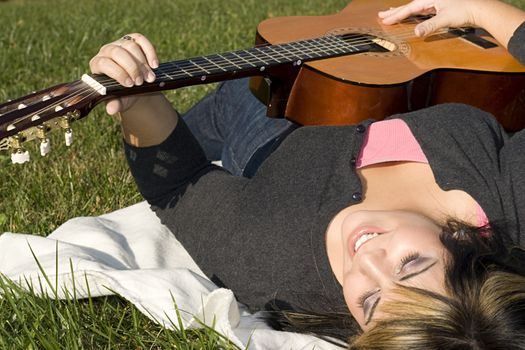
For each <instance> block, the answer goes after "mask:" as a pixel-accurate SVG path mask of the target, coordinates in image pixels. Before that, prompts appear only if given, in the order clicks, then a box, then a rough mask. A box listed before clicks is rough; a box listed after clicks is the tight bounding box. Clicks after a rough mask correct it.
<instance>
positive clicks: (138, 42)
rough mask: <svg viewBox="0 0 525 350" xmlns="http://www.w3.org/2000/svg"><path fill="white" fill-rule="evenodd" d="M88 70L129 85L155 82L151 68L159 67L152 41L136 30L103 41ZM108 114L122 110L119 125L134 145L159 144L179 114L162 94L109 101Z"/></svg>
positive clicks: (169, 131) (175, 124) (174, 125)
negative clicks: (104, 43)
mask: <svg viewBox="0 0 525 350" xmlns="http://www.w3.org/2000/svg"><path fill="white" fill-rule="evenodd" d="M89 66H90V68H91V72H93V73H102V74H106V75H107V76H109V77H111V78H113V79H115V80H116V81H117V82H119V83H120V84H121V85H123V86H126V87H132V86H134V85H142V84H143V83H144V81H147V82H153V81H155V73H153V70H152V68H157V67H158V66H159V60H158V58H157V53H156V52H155V48H154V47H153V45H152V44H151V42H150V41H149V40H148V39H147V38H146V37H145V36H144V35H141V34H138V33H134V34H128V35H125V36H123V37H122V38H121V39H119V40H116V41H114V42H112V43H109V44H106V45H104V46H102V47H101V48H100V51H99V52H98V54H97V55H96V56H95V57H93V58H92V59H91V61H90V62H89ZM106 111H107V112H108V114H115V113H122V118H121V126H122V132H123V135H124V139H125V140H126V142H127V143H129V144H130V145H133V146H137V147H148V146H153V145H158V144H159V143H161V142H162V141H164V140H165V139H166V138H167V137H168V136H169V135H170V134H171V132H172V131H173V129H174V128H175V127H176V126H177V121H178V114H177V111H175V110H174V109H173V107H172V106H171V103H170V102H169V101H168V100H167V99H166V97H165V96H164V95H163V94H162V93H154V94H146V95H136V96H129V97H122V98H118V99H114V100H110V101H109V102H108V103H107V105H106Z"/></svg>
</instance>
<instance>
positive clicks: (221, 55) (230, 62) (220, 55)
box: [218, 53, 242, 69]
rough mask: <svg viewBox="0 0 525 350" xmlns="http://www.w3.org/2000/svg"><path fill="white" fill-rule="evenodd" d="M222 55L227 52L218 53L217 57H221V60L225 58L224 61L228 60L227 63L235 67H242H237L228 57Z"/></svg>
mask: <svg viewBox="0 0 525 350" xmlns="http://www.w3.org/2000/svg"><path fill="white" fill-rule="evenodd" d="M224 55H227V53H224V54H218V56H219V57H221V58H222V59H223V60H225V61H226V62H228V63H229V64H231V65H232V66H234V67H235V68H239V69H242V67H239V66H238V65H236V64H235V63H234V62H232V61H230V60H229V59H227V58H226V57H224Z"/></svg>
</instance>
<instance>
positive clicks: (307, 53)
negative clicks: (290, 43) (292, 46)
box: [297, 41, 319, 58]
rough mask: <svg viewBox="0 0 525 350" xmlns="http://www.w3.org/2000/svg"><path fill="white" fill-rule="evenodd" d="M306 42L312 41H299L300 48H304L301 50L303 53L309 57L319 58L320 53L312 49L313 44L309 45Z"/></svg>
mask: <svg viewBox="0 0 525 350" xmlns="http://www.w3.org/2000/svg"><path fill="white" fill-rule="evenodd" d="M306 44H310V42H301V41H299V42H298V43H297V46H298V48H299V49H302V50H300V51H301V53H302V54H303V55H305V56H306V57H307V58H317V57H319V54H318V53H317V54H316V52H315V51H312V47H311V46H307V45H306ZM308 51H310V53H312V54H314V55H313V56H312V55H311V54H310V53H309V52H308Z"/></svg>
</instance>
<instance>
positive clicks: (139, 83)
mask: <svg viewBox="0 0 525 350" xmlns="http://www.w3.org/2000/svg"><path fill="white" fill-rule="evenodd" d="M143 82H144V79H142V77H136V78H135V85H142V83H143Z"/></svg>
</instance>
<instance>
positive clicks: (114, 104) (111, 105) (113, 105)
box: [106, 99, 123, 115]
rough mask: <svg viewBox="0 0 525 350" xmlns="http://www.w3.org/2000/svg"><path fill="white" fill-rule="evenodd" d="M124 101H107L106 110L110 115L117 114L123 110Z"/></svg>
mask: <svg viewBox="0 0 525 350" xmlns="http://www.w3.org/2000/svg"><path fill="white" fill-rule="evenodd" d="M122 109H123V108H122V102H121V101H120V99H115V100H110V101H108V102H107V103H106V112H107V113H108V114H109V115H114V114H117V113H118V112H121V111H122Z"/></svg>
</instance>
